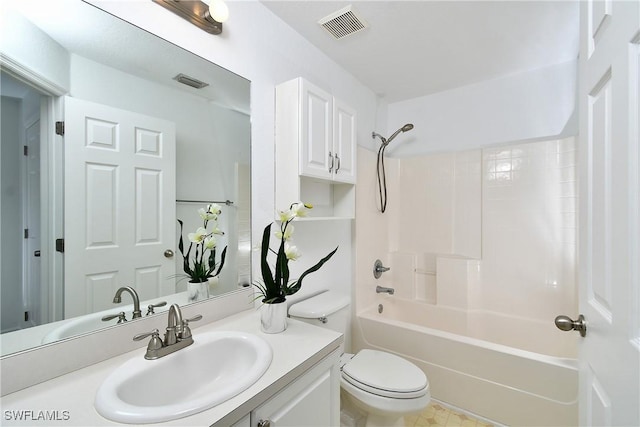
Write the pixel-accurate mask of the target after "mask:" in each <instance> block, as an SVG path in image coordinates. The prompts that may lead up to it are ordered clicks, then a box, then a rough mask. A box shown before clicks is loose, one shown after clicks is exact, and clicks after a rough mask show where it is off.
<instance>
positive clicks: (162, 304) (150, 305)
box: [147, 301, 167, 316]
mask: <svg viewBox="0 0 640 427" xmlns="http://www.w3.org/2000/svg"><path fill="white" fill-rule="evenodd" d="M165 305H167V302H166V301H162V302H159V303H156V304H149V306H148V307H147V316H148V315H150V314H155V311H154V309H155V308H158V307H164V306H165Z"/></svg>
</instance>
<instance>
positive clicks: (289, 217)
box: [278, 209, 296, 222]
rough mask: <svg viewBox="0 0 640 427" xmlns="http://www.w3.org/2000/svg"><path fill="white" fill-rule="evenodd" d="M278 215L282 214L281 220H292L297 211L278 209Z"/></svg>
mask: <svg viewBox="0 0 640 427" xmlns="http://www.w3.org/2000/svg"><path fill="white" fill-rule="evenodd" d="M278 215H279V216H280V222H287V221H291V220H292V219H293V218H295V217H296V213H295V212H294V211H293V210H292V209H289V210H286V211H278Z"/></svg>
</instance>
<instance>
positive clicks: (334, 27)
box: [318, 5, 369, 39]
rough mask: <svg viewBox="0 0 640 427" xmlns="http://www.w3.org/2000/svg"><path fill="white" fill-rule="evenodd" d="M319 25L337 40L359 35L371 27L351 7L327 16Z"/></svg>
mask: <svg viewBox="0 0 640 427" xmlns="http://www.w3.org/2000/svg"><path fill="white" fill-rule="evenodd" d="M318 24H320V25H322V27H323V28H324V29H325V30H327V31H328V32H329V33H331V35H332V36H333V37H335V38H336V39H341V38H343V37H346V36H348V35H351V34H354V33H357V32H358V31H362V30H364V29H365V28H367V27H368V26H369V24H367V23H366V22H365V21H364V20H362V19H361V18H359V17H358V15H356V13H355V12H354V11H353V8H352V7H351V5H349V6H347V7H345V8H344V9H340V10H339V11H337V12H334V13H332V14H331V15H329V16H325V17H324V18H322V19H321V20H320V21H318Z"/></svg>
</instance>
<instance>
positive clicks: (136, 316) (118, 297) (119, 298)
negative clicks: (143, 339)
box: [113, 286, 142, 319]
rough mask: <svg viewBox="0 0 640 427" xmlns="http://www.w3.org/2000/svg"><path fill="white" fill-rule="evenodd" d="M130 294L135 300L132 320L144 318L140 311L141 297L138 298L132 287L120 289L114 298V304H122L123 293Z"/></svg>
mask: <svg viewBox="0 0 640 427" xmlns="http://www.w3.org/2000/svg"><path fill="white" fill-rule="evenodd" d="M123 292H128V293H129V294H131V298H133V317H132V319H139V318H141V317H142V312H141V311H140V297H138V293H137V292H136V290H135V289H133V288H132V287H131V286H124V287H122V288H119V289H118V290H117V291H116V296H114V297H113V302H114V303H116V304H120V303H121V302H122V293H123Z"/></svg>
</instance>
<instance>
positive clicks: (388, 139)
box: [384, 123, 413, 144]
mask: <svg viewBox="0 0 640 427" xmlns="http://www.w3.org/2000/svg"><path fill="white" fill-rule="evenodd" d="M411 129H413V125H412V124H411V123H407V124H406V125H404V126H402V127H401V128H400V129H398V130H397V131H395V132H394V133H393V134H391V136H390V137H389V138H387V139H386V141H384V143H385V144H388V143H390V142H391V141H392V140H393V138H395V137H396V136H398V135H400V132H408V131H410V130H411Z"/></svg>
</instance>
